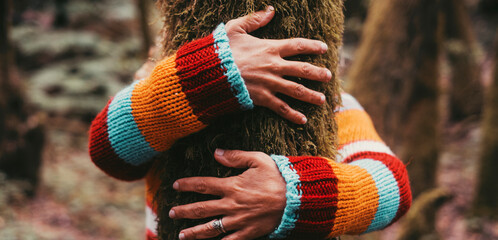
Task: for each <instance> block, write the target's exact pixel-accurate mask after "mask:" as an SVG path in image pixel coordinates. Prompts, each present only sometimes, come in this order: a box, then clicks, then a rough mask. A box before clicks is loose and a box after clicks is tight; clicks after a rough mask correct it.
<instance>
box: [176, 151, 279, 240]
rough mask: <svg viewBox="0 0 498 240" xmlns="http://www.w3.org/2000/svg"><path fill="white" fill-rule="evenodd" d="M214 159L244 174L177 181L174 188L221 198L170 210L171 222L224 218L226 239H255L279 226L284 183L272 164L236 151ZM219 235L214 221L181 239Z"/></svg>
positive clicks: (259, 155) (218, 153)
mask: <svg viewBox="0 0 498 240" xmlns="http://www.w3.org/2000/svg"><path fill="white" fill-rule="evenodd" d="M214 156H215V159H216V160H217V161H218V162H220V163H221V164H223V165H225V166H227V167H234V168H248V169H247V170H246V171H245V172H244V173H242V174H240V175H238V176H233V177H228V178H215V177H191V178H183V179H179V180H177V181H176V182H175V183H174V184H173V188H174V189H176V190H177V191H182V192H197V193H202V194H210V195H216V196H221V197H222V198H221V199H217V200H210V201H205V202H197V203H191V204H187V205H183V206H177V207H173V208H172V209H171V211H170V213H169V216H170V217H171V218H174V219H180V218H188V219H201V218H207V217H212V216H219V215H221V216H223V218H222V223H223V226H224V229H225V230H226V231H228V232H233V233H231V234H230V235H228V236H226V237H224V238H223V239H224V240H229V239H242V240H244V239H254V238H257V237H260V236H264V235H267V234H270V233H271V232H273V230H274V229H275V228H276V227H277V226H278V225H279V223H280V221H281V218H282V215H283V211H284V208H285V205H286V197H285V194H286V183H285V181H284V179H283V177H282V176H281V174H280V171H279V170H278V168H277V165H276V164H275V162H274V161H273V160H272V159H271V158H270V156H268V155H266V154H264V153H262V152H245V151H237V150H220V149H217V150H216V151H215V155H214ZM219 234H220V232H219V231H218V230H217V229H215V228H214V227H213V221H210V222H208V223H205V224H202V225H198V226H195V227H191V228H187V229H184V230H182V231H181V232H180V236H179V238H180V240H187V239H205V238H212V237H216V236H218V235H219Z"/></svg>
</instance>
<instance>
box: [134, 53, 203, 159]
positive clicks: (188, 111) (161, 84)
mask: <svg viewBox="0 0 498 240" xmlns="http://www.w3.org/2000/svg"><path fill="white" fill-rule="evenodd" d="M175 59H176V56H175V55H173V56H171V57H169V58H167V59H165V60H163V61H162V62H160V63H159V64H158V65H157V66H156V68H155V69H154V71H153V72H152V75H151V76H150V77H149V78H148V79H147V80H144V81H141V82H140V83H138V84H137V85H136V86H135V88H134V89H133V93H132V96H131V102H132V103H131V108H132V109H133V110H132V114H133V117H134V120H135V122H136V123H137V126H138V129H140V131H141V132H142V135H143V136H144V137H145V140H146V141H147V142H148V143H149V144H150V146H151V147H152V148H154V150H156V151H158V152H162V151H165V150H166V149H168V148H169V147H170V146H171V145H172V144H173V141H174V140H173V139H179V138H182V137H184V136H187V135H188V134H189V133H192V132H197V131H199V130H201V129H203V128H204V127H206V125H205V124H203V123H202V122H200V121H199V120H198V118H197V116H195V115H194V112H193V110H192V108H191V107H190V105H189V102H188V100H187V97H186V95H185V93H183V92H182V86H181V85H180V83H179V77H178V76H177V75H176V72H177V70H176V68H175V66H176V63H175Z"/></svg>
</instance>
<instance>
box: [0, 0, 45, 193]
mask: <svg viewBox="0 0 498 240" xmlns="http://www.w3.org/2000/svg"><path fill="white" fill-rule="evenodd" d="M1 4H2V5H1V7H0V11H1V12H0V14H1V15H0V25H1V27H0V68H1V69H0V71H1V72H0V74H1V75H0V76H1V78H0V171H3V172H5V173H6V175H7V177H8V178H16V179H20V180H25V181H27V182H28V183H29V185H30V187H29V188H27V189H25V191H26V193H27V194H28V195H29V196H33V194H34V190H35V188H36V185H37V183H38V169H39V166H40V162H41V152H42V147H43V142H44V141H43V137H44V134H43V128H42V127H41V125H40V123H39V119H38V117H37V116H36V115H31V116H30V115H29V114H28V112H27V106H26V104H25V103H24V99H23V94H22V89H21V85H20V84H18V81H17V82H16V81H14V80H18V79H17V76H16V75H15V74H14V73H13V72H14V71H11V70H12V68H13V66H12V65H11V64H12V62H13V56H12V50H11V49H12V48H11V44H10V41H9V29H10V17H9V16H10V11H11V7H12V5H11V2H10V0H6V1H2V3H1Z"/></svg>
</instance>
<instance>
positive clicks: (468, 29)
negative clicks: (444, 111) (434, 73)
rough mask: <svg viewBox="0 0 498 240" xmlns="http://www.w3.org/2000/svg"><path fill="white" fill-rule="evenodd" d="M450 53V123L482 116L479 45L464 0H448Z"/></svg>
mask: <svg viewBox="0 0 498 240" xmlns="http://www.w3.org/2000/svg"><path fill="white" fill-rule="evenodd" d="M443 6H444V7H445V9H444V17H445V38H446V39H445V40H446V44H445V45H446V52H447V57H448V61H449V64H450V66H451V70H452V74H451V80H450V89H449V111H450V112H449V120H450V121H453V122H457V121H461V120H463V119H465V118H467V117H471V116H478V115H479V114H480V113H481V110H482V104H483V97H482V96H483V91H482V88H481V83H480V74H479V72H480V71H479V70H480V68H479V63H478V59H477V55H478V52H479V46H478V44H477V41H476V39H475V37H474V33H473V32H472V26H471V23H470V18H469V16H468V13H467V9H466V8H465V5H464V3H463V1H462V0H445V1H444V4H443Z"/></svg>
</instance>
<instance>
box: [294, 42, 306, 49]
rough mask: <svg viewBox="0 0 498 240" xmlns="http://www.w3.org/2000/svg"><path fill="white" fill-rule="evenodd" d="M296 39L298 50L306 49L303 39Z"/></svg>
mask: <svg viewBox="0 0 498 240" xmlns="http://www.w3.org/2000/svg"><path fill="white" fill-rule="evenodd" d="M295 41H296V43H295V48H296V50H297V51H298V52H303V51H304V50H305V49H306V47H305V45H304V41H303V39H296V40H295Z"/></svg>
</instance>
